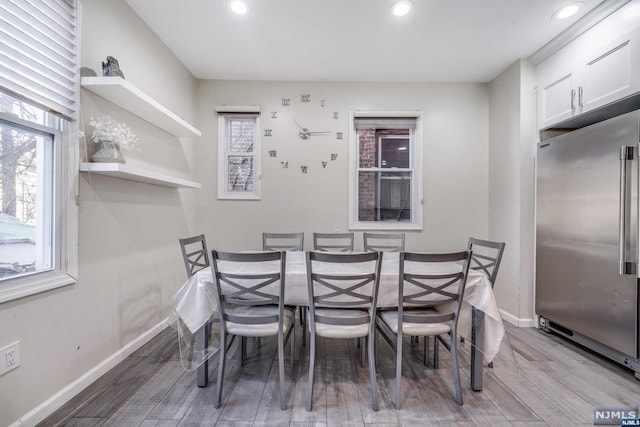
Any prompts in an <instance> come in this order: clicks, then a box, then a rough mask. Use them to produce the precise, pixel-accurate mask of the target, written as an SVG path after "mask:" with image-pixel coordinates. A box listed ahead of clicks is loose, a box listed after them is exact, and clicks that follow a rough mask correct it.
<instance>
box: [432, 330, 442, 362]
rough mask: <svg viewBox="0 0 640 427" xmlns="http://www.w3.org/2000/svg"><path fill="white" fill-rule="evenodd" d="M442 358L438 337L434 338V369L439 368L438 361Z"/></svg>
mask: <svg viewBox="0 0 640 427" xmlns="http://www.w3.org/2000/svg"><path fill="white" fill-rule="evenodd" d="M439 358H440V343H439V342H438V336H437V335H435V336H434V337H433V367H434V368H438V359H439Z"/></svg>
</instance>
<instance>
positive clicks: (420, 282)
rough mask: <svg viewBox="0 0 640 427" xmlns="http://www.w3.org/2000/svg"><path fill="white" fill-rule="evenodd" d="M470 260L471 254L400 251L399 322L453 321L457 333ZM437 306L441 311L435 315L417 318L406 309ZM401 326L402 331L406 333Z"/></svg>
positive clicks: (417, 316) (453, 328)
mask: <svg viewBox="0 0 640 427" xmlns="http://www.w3.org/2000/svg"><path fill="white" fill-rule="evenodd" d="M470 259H471V253H470V252H469V251H464V252H454V253H443V254H421V253H412V252H400V267H399V286H398V302H399V303H398V322H410V323H442V322H448V321H451V320H453V325H452V330H453V331H455V330H456V329H455V328H456V327H457V320H458V313H459V311H460V302H461V301H462V295H463V293H464V288H465V285H466V283H467V273H468V271H469V260H470ZM449 303H453V304H449ZM443 304H447V305H443ZM436 306H438V308H439V309H438V311H437V314H433V315H424V314H421V315H416V314H412V311H411V310H406V311H405V310H404V309H405V308H412V307H436ZM401 326H402V325H401V324H400V325H399V326H398V330H402V329H401Z"/></svg>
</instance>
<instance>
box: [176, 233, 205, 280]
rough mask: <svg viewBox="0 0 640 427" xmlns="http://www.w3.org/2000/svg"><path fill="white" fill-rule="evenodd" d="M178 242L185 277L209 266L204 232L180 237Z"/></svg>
mask: <svg viewBox="0 0 640 427" xmlns="http://www.w3.org/2000/svg"><path fill="white" fill-rule="evenodd" d="M179 242H180V249H181V250H182V260H183V261H184V268H185V269H186V270H187V277H191V276H193V275H194V274H195V273H197V272H198V271H200V270H202V269H203V268H207V267H209V265H210V264H209V252H208V250H207V242H206V241H205V239H204V234H201V235H199V236H193V237H187V238H184V239H180V240H179Z"/></svg>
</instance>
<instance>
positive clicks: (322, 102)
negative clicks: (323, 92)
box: [320, 99, 324, 107]
mask: <svg viewBox="0 0 640 427" xmlns="http://www.w3.org/2000/svg"><path fill="white" fill-rule="evenodd" d="M320 106H321V107H324V99H321V100H320Z"/></svg>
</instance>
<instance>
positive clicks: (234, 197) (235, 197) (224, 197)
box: [218, 194, 261, 200]
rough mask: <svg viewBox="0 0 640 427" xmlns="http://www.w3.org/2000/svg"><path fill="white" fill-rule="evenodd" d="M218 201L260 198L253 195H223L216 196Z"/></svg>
mask: <svg viewBox="0 0 640 427" xmlns="http://www.w3.org/2000/svg"><path fill="white" fill-rule="evenodd" d="M218 200H261V197H260V196H257V195H255V194H252V195H249V194H223V195H219V196H218Z"/></svg>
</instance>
